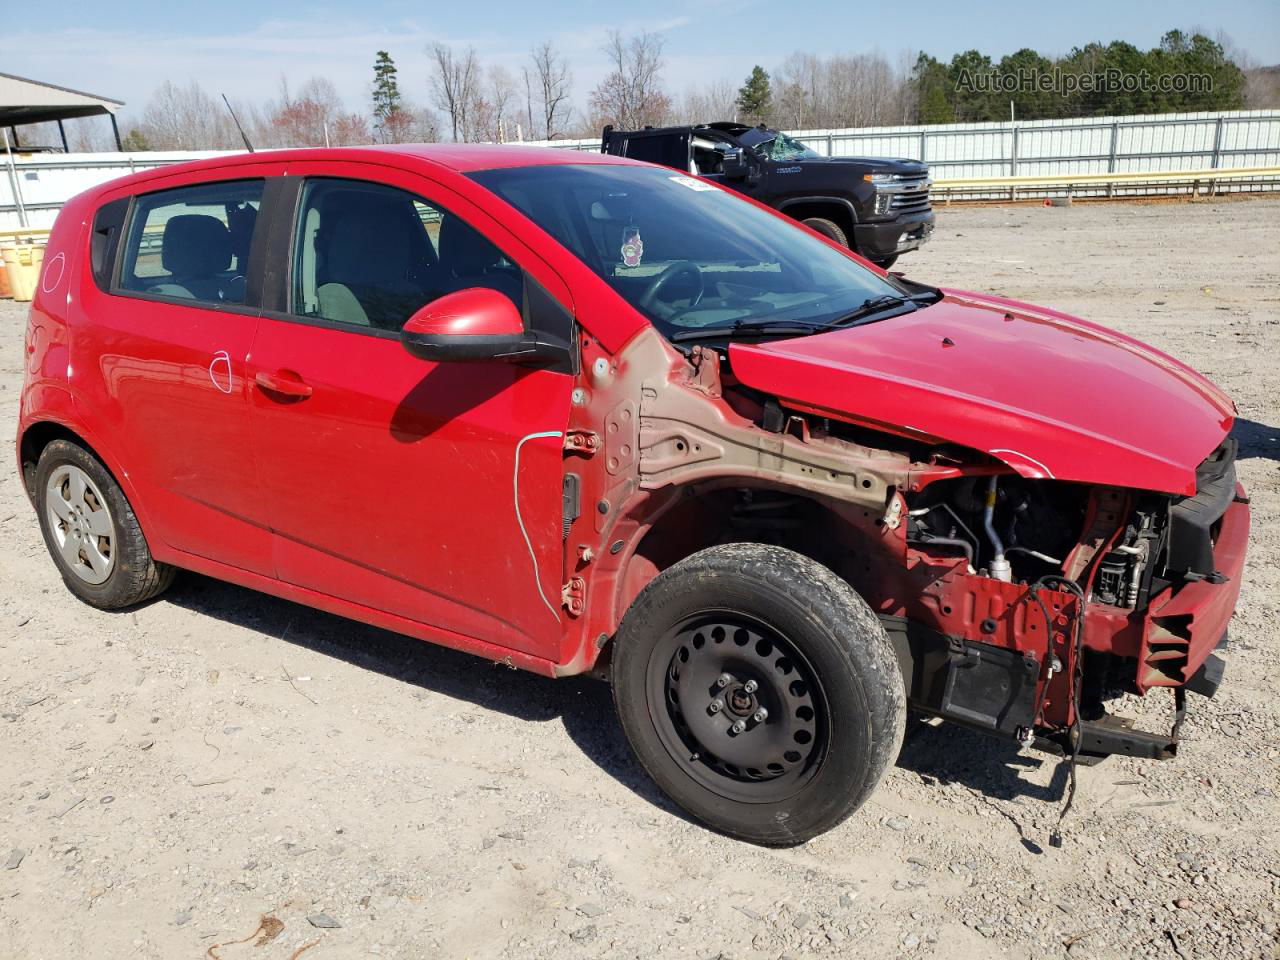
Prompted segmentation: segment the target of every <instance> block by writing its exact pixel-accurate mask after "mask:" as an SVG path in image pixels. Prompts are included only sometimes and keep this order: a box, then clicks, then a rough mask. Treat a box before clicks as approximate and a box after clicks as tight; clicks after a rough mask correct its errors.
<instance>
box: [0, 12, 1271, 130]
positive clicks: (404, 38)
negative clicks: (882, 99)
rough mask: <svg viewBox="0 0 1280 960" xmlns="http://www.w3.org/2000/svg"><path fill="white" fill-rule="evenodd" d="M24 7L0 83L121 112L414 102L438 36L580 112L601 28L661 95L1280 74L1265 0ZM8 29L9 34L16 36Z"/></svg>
mask: <svg viewBox="0 0 1280 960" xmlns="http://www.w3.org/2000/svg"><path fill="white" fill-rule="evenodd" d="M21 6H22V8H23V11H24V12H23V13H22V15H21V16H17V15H15V16H12V17H9V18H6V19H7V23H6V29H5V31H4V35H3V36H0V72H4V73H12V74H18V75H20V76H27V77H32V78H35V79H41V80H46V81H48V82H51V83H58V84H62V85H64V86H69V87H74V88H77V89H82V90H88V91H91V92H94V93H100V94H103V95H105V96H113V97H117V98H119V99H122V100H125V101H127V102H128V103H129V104H130V106H131V107H132V108H133V110H132V111H129V112H130V113H134V115H136V112H140V111H141V108H142V107H143V106H144V105H145V102H146V99H147V96H148V95H149V93H150V92H151V90H152V89H154V87H155V86H156V85H157V84H158V83H160V82H161V81H162V80H164V79H172V80H175V81H178V82H185V81H187V80H189V79H195V80H198V81H199V82H200V83H201V84H202V85H203V86H204V87H205V88H206V89H207V90H209V91H210V92H226V93H227V94H228V95H229V96H231V97H233V98H244V99H251V100H263V99H266V98H267V97H272V96H275V94H276V92H277V90H278V86H279V79H280V77H281V75H284V76H287V77H288V78H289V80H290V82H291V83H293V84H295V85H296V84H299V83H301V82H302V81H304V80H305V79H307V78H308V77H309V76H311V75H313V74H319V75H323V76H327V77H328V78H329V79H331V80H332V81H333V82H334V83H335V85H336V86H337V87H338V90H339V92H340V93H341V94H342V95H343V97H344V98H346V100H347V102H348V105H349V106H350V107H351V108H352V109H363V108H364V100H365V98H366V96H367V92H366V91H367V88H368V84H369V79H370V74H371V64H372V62H373V55H374V52H375V51H376V50H378V49H380V48H385V49H388V50H390V51H391V54H392V56H393V57H394V58H395V60H396V63H397V65H398V66H399V67H400V72H401V73H400V75H401V89H402V90H403V91H404V92H405V93H407V94H408V95H409V96H411V97H412V98H414V99H416V100H417V101H419V102H421V103H425V102H426V101H427V100H428V93H427V62H426V54H425V49H426V47H427V45H428V44H429V43H431V42H432V41H435V40H442V41H444V42H446V43H450V44H454V45H456V46H468V45H471V46H474V47H475V48H476V50H477V52H478V53H479V55H480V56H481V58H482V59H483V60H484V61H485V62H486V63H500V64H503V65H505V66H507V67H508V68H510V69H512V70H513V71H517V70H518V69H519V67H520V66H521V65H522V64H523V63H524V61H525V58H526V56H527V53H528V49H529V47H530V46H531V45H532V44H533V43H535V42H538V41H540V40H543V39H549V40H551V41H553V42H554V43H556V44H557V45H558V46H559V47H560V48H561V49H562V50H563V51H564V52H565V53H566V54H567V55H568V56H569V58H570V60H571V61H572V64H573V71H574V76H575V85H574V99H575V101H577V102H578V103H581V102H583V101H584V100H585V97H586V94H587V92H588V91H589V90H590V89H591V87H592V86H594V85H595V83H596V82H597V81H598V80H599V79H600V78H601V76H602V75H603V74H604V72H605V64H604V60H603V57H602V55H601V54H600V50H599V48H600V44H601V41H602V39H603V37H604V35H605V32H606V31H607V30H609V29H611V28H616V29H621V30H623V31H624V32H627V31H634V30H641V29H649V30H660V31H662V32H663V33H664V35H665V36H666V44H667V46H666V52H667V62H668V65H667V69H666V71H665V78H666V81H667V85H668V87H669V88H670V89H671V90H672V91H673V92H679V91H681V90H683V89H684V88H686V87H688V86H691V85H703V84H705V83H709V82H711V81H717V80H729V81H732V82H733V83H734V84H735V85H737V84H739V83H740V82H741V81H742V79H743V77H744V76H745V75H746V74H747V72H748V71H749V70H750V68H751V66H752V64H754V63H760V64H762V65H763V66H764V67H765V68H766V69H771V68H772V67H773V66H774V65H776V64H777V63H778V62H780V61H781V60H783V59H784V58H785V57H786V55H787V54H788V53H790V52H792V51H794V50H812V51H814V52H816V53H820V54H835V53H859V52H870V51H873V50H878V51H879V52H880V53H882V54H884V55H885V56H886V57H887V58H889V59H890V61H891V62H897V60H898V58H899V57H900V56H901V55H902V54H903V53H904V52H905V51H908V50H910V49H924V50H926V51H928V52H930V53H932V54H934V55H935V56H938V57H939V58H942V59H948V58H950V56H951V55H952V54H953V53H956V52H957V51H960V50H966V49H969V48H973V47H976V48H979V49H981V50H983V51H984V52H989V53H991V54H993V55H995V56H997V57H998V56H1000V55H1002V54H1004V53H1008V52H1011V51H1013V50H1016V49H1018V48H1020V47H1025V46H1029V47H1033V48H1035V49H1038V50H1040V51H1041V52H1044V53H1048V54H1053V53H1065V52H1066V51H1067V50H1069V49H1070V48H1071V47H1073V46H1076V45H1079V44H1083V43H1087V42H1089V41H1091V40H1101V41H1109V40H1112V39H1124V40H1128V41H1129V42H1131V43H1134V44H1136V45H1137V46H1140V47H1144V48H1145V47H1149V46H1152V45H1154V44H1155V43H1156V42H1157V41H1158V40H1159V37H1160V35H1161V34H1162V33H1163V32H1164V31H1165V30H1166V29H1168V28H1171V27H1182V28H1184V29H1185V28H1190V27H1200V28H1203V29H1205V30H1207V31H1208V32H1209V33H1211V34H1214V33H1216V32H1217V31H1219V30H1224V31H1226V32H1227V33H1228V34H1229V35H1230V36H1231V38H1232V39H1233V40H1234V41H1235V43H1236V44H1237V45H1238V46H1239V47H1241V48H1242V49H1244V50H1245V51H1247V52H1248V53H1249V54H1250V55H1251V56H1252V57H1253V58H1254V59H1255V60H1256V61H1257V62H1259V63H1265V64H1275V63H1280V4H1277V3H1276V0H1218V2H1216V3H1213V4H1206V3H1205V2H1204V0H1199V2H1184V0H1166V2H1130V3H1124V2H1116V0H1109V2H1108V0H1076V2H1073V3H1068V4H1053V5H1048V4H1035V3H1029V2H1027V0H1022V2H1016V3H1015V2H990V3H969V4H965V3H960V2H955V0H951V2H931V0H914V2H911V3H906V4H899V3H884V4H869V3H865V2H862V3H859V2H857V0H809V2H802V3H796V2H790V3H788V2H785V0H783V2H780V0H702V2H700V3H697V4H681V3H672V2H664V0H654V2H651V3H648V4H637V3H616V2H615V3H603V2H599V0H587V2H578V3H562V4H547V3H545V0H544V2H543V3H529V2H527V0H523V2H512V0H496V2H495V0H491V2H468V3H444V4H442V3H435V4H426V3H421V2H418V3H411V2H406V0H361V2H360V3H351V2H345V3H341V4H336V3H299V2H292V3H275V4H271V3H263V2H252V0H219V2H217V3H205V2H192V0H169V2H159V0H137V2H126V3H123V4H102V3H101V2H95V3H86V2H81V0H55V2H45V3H42V4H32V3H28V4H22V5H21ZM17 24H20V25H22V26H20V27H19V29H18V31H17V32H14V30H13V27H14V25H17ZM134 111H136V112H134Z"/></svg>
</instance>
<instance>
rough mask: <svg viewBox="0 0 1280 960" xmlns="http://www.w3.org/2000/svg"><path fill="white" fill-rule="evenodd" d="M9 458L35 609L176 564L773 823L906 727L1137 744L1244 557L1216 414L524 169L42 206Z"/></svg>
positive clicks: (1223, 421)
mask: <svg viewBox="0 0 1280 960" xmlns="http://www.w3.org/2000/svg"><path fill="white" fill-rule="evenodd" d="M26 363H27V367H26V382H25V386H24V389H23V394H22V406H21V422H20V424H19V434H18V460H19V463H20V466H21V470H22V474H23V477H24V479H25V482H26V487H27V489H28V491H29V493H30V496H31V499H32V501H33V503H34V504H35V506H36V510H37V513H38V516H39V522H40V525H41V529H42V531H43V534H44V538H45V541H46V543H47V544H48V547H49V551H50V554H51V555H52V557H53V560H54V562H55V563H56V564H57V565H58V568H59V570H60V571H61V573H62V576H63V578H64V579H65V581H66V583H67V585H68V587H69V588H70V589H71V591H72V592H73V593H75V594H76V595H77V596H78V597H80V598H81V599H83V600H85V601H87V602H88V603H91V604H94V605H96V606H100V607H105V608H117V607H123V606H127V605H130V604H136V603H139V602H141V601H144V600H146V599H148V598H150V597H153V596H155V595H156V594H158V593H160V592H161V591H162V590H164V588H165V587H166V586H168V584H169V583H170V581H171V580H172V578H173V576H174V572H175V570H176V569H178V568H182V569H188V570H195V571H199V572H200V573H203V574H207V575H209V576H213V577H218V578H222V579H225V580H230V581H233V582H235V583H239V584H243V585H246V586H249V587H253V588H256V589H259V590H262V591H265V592H268V593H273V594H277V595H279V596H283V597H288V598H290V599H293V600H297V601H299V602H301V603H305V604H310V605H312V606H315V607H319V608H321V609H324V610H329V611H332V612H335V613H340V614H344V615H346V616H348V617H352V618H354V619H357V620H361V621H364V622H367V623H371V624H376V625H378V626H382V627H385V628H388V629H390V630H395V631H399V632H401V633H404V634H408V635H410V636H414V637H418V638H421V639H424V640H431V641H433V642H436V643H441V644H445V645H447V646H451V647H456V648H458V649H461V650H467V651H470V652H473V653H476V654H479V655H481V656H484V657H488V658H490V659H493V660H497V661H502V662H505V663H507V664H509V665H512V666H516V667H522V668H525V669H528V670H533V671H536V672H538V673H542V674H546V675H551V676H565V675H571V674H578V673H583V672H586V671H592V670H594V671H596V672H598V673H599V674H601V675H605V676H608V677H609V679H610V680H611V681H612V683H613V687H614V691H615V699H616V702H617V706H618V711H619V714H620V716H621V720H622V726H623V728H624V730H625V731H626V735H627V737H628V738H629V740H630V742H631V744H632V746H633V748H634V750H635V752H636V754H637V756H638V758H639V760H640V761H641V763H642V764H643V765H644V766H645V768H646V769H647V770H648V771H649V773H650V774H651V775H652V776H653V778H654V779H655V780H656V781H657V782H658V783H659V784H660V785H661V786H662V788H663V789H664V790H666V792H667V793H668V794H669V795H670V796H671V797H672V798H673V799H674V800H675V801H676V802H677V803H679V804H680V805H681V806H682V807H684V808H685V809H686V810H687V811H688V812H690V813H691V814H692V815H694V816H695V817H698V818H700V819H701V820H703V821H704V822H706V823H708V824H710V825H711V826H713V827H715V828H717V829H720V830H722V831H725V832H727V833H729V834H732V835H734V836H737V837H741V838H744V839H747V840H751V841H754V842H758V843H763V844H774V845H785V844H792V843H798V842H801V841H804V840H805V839H807V838H810V837H812V836H814V835H815V834H818V833H820V832H821V831H824V830H827V829H829V828H830V827H832V826H834V825H835V824H837V823H839V822H840V821H841V820H842V819H843V818H845V817H846V816H848V815H849V814H850V813H852V812H853V811H854V810H856V809H857V808H858V806H859V805H860V804H862V803H863V802H864V801H865V800H866V799H867V797H868V795H869V794H870V793H871V791H872V790H873V789H874V787H875V785H876V783H877V782H878V781H879V779H880V777H881V775H882V774H883V772H884V770H885V768H886V766H887V765H888V764H889V763H890V762H891V761H892V760H893V759H894V757H895V754H896V752H897V749H898V745H899V743H900V741H901V737H902V733H903V727H904V718H905V714H906V709H907V706H908V704H910V705H911V706H912V707H913V708H915V709H917V710H920V711H923V712H925V713H929V714H933V715H936V716H940V717H943V718H946V719H948V720H952V721H956V722H959V723H963V724H967V725H969V726H972V727H974V728H977V729H980V730H984V731H987V732H990V733H992V734H995V735H997V736H1002V737H1008V738H1016V739H1018V740H1020V741H1022V742H1024V743H1027V744H1037V745H1039V746H1042V747H1045V748H1048V749H1052V750H1056V751H1058V752H1059V753H1064V754H1066V755H1070V756H1072V757H1078V756H1080V755H1095V756H1096V755H1105V754H1108V753H1125V754H1130V755H1135V756H1142V757H1151V758H1163V757H1168V756H1171V755H1172V754H1173V753H1174V751H1175V749H1176V745H1177V722H1176V720H1175V722H1174V724H1173V728H1172V731H1171V732H1143V731H1137V730H1133V729H1131V728H1129V727H1128V726H1127V725H1125V724H1124V723H1122V722H1120V721H1119V720H1117V719H1115V718H1113V717H1111V716H1109V715H1108V714H1107V712H1106V707H1105V703H1106V700H1107V699H1108V698H1109V697H1112V696H1114V694H1115V692H1116V691H1130V692H1136V693H1144V692H1146V691H1148V690H1151V689H1152V688H1156V687H1170V688H1172V689H1173V690H1174V692H1175V696H1174V702H1175V707H1176V709H1175V718H1177V719H1180V718H1181V716H1182V715H1183V712H1184V710H1185V691H1186V690H1188V689H1190V690H1193V691H1197V692H1199V693H1202V694H1206V695H1211V694H1212V693H1213V692H1214V690H1215V689H1216V687H1217V684H1218V682H1219V681H1220V678H1221V672H1222V671H1221V661H1220V660H1218V659H1217V658H1216V657H1215V656H1213V650H1214V648H1215V647H1217V646H1218V645H1219V644H1220V643H1222V642H1223V641H1225V637H1226V628H1227V622H1228V620H1229V619H1230V617H1231V614H1232V610H1233V608H1234V606H1235V602H1236V597H1237V594H1238V592H1239V588H1240V580H1241V576H1240V574H1241V569H1242V566H1243V563H1244V551H1245V542H1246V539H1247V534H1248V525H1249V512H1248V507H1247V503H1248V501H1247V499H1246V497H1245V496H1244V492H1243V490H1242V489H1241V488H1240V487H1239V486H1238V485H1237V483H1236V479H1235V469H1234V456H1235V446H1234V443H1233V441H1232V440H1231V438H1230V437H1229V435H1228V431H1229V430H1230V427H1231V424H1232V417H1233V413H1234V409H1233V406H1232V404H1231V402H1230V400H1228V399H1227V397H1225V396H1224V395H1223V394H1222V393H1221V392H1220V391H1219V390H1218V389H1217V388H1215V387H1214V386H1213V385H1212V384H1210V383H1209V382H1207V381H1206V380H1205V379H1203V378H1202V377H1200V376H1199V375H1198V374H1196V373H1195V372H1194V371H1192V370H1190V369H1188V368H1187V367H1185V366H1183V365H1182V364H1179V363H1178V362H1176V361H1174V360H1172V359H1170V358H1169V357H1167V356H1165V355H1163V354H1161V353H1159V352H1157V351H1156V350H1153V349H1151V348H1150V347H1147V346H1144V345H1142V344H1141V343H1138V342H1136V341H1134V340H1132V339H1130V338H1128V337H1125V336H1122V335H1120V334H1117V333H1113V332H1111V331H1108V330H1105V329H1103V328H1100V327H1098V326H1095V325H1093V324H1090V323H1087V322H1085V321H1083V320H1078V319H1074V318H1072V317H1068V316H1065V315H1063V314H1061V313H1057V312H1055V311H1052V310H1046V309H1042V308H1039V307H1032V306H1028V305H1025V304H1020V303H1015V302H1012V301H1009V300H1003V299H999V298H996V297H989V296H980V295H977V294H972V293H963V292H959V291H950V290H945V291H944V290H939V289H935V288H933V287H929V286H926V285H923V284H920V283H916V282H913V281H909V280H906V279H904V278H902V277H900V276H896V275H889V274H886V273H885V272H884V271H882V270H879V269H877V268H874V267H871V266H869V265H868V264H867V263H866V262H865V261H863V260H861V259H859V258H858V257H857V256H855V255H853V254H851V253H849V252H848V251H846V250H843V249H841V248H838V247H836V246H834V245H833V244H831V243H829V242H827V241H826V240H824V239H823V238H822V237H820V236H818V235H817V234H814V233H812V232H811V231H809V230H807V229H805V228H803V227H801V226H798V225H796V224H795V223H793V222H792V221H790V220H789V219H787V218H785V217H783V216H781V215H779V214H776V213H774V212H772V211H770V210H768V209H766V208H764V207H761V206H759V205H757V204H754V203H752V202H751V201H749V200H745V199H742V198H741V197H739V196H737V195H735V194H733V193H730V192H728V191H725V190H722V189H720V188H719V187H717V186H715V185H713V184H710V183H708V182H706V181H703V180H700V179H697V178H693V177H689V176H685V175H682V174H678V173H676V172H675V171H672V170H668V169H665V168H660V167H654V166H649V165H647V164H641V163H636V162H633V161H628V160H625V159H621V158H615V157H606V156H591V155H585V154H581V153H569V152H560V151H553V150H546V149H538V148H513V147H469V146H430V147H419V146H408V147H405V146H401V147H392V148H385V149H380V148H368V149H364V148H362V149H344V150H301V151H284V152H275V153H270V154H258V155H246V156H239V157H233V158H226V159H217V160H210V161H204V162H200V163H194V164H186V165H183V166H180V167H170V168H165V169H160V170H153V171H149V172H146V173H143V174H138V175H135V176H131V177H127V178H124V179H121V180H117V181H114V182H112V183H109V184H105V185H103V186H101V187H98V188H95V189H93V190H91V191H89V192H87V193H85V194H82V195H80V196H78V197H76V198H75V199H74V200H72V201H71V202H69V203H68V204H67V205H66V207H65V208H64V209H63V211H62V213H61V215H60V216H59V218H58V221H57V224H56V226H55V227H54V229H53V233H52V237H51V239H50V243H49V246H48V250H47V253H46V257H45V265H44V273H43V276H42V278H41V282H40V289H39V292H38V294H37V296H36V299H35V301H34V303H33V305H32V309H31V319H30V325H29V328H28V331H27V340H26Z"/></svg>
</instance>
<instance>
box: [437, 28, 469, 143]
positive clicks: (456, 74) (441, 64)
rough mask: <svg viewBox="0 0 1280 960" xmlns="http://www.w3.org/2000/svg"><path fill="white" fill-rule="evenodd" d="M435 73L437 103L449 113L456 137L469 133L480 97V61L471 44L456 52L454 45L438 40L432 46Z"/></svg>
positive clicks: (454, 136) (455, 138) (454, 137)
mask: <svg viewBox="0 0 1280 960" xmlns="http://www.w3.org/2000/svg"><path fill="white" fill-rule="evenodd" d="M430 53H431V59H432V64H433V67H434V71H435V72H434V73H433V74H432V76H431V90H432V94H433V95H434V98H435V103H436V106H437V107H439V108H440V109H441V110H443V111H444V112H445V113H447V114H448V115H449V125H450V128H451V129H452V131H453V139H454V140H455V141H457V140H459V134H461V135H462V137H461V139H463V140H465V139H466V137H467V117H468V114H469V112H470V109H471V107H472V105H473V103H474V101H475V98H476V85H477V75H478V74H479V72H480V65H479V63H478V62H477V60H476V52H475V50H474V49H472V48H470V47H468V48H467V50H466V51H465V52H464V53H462V54H455V53H454V52H453V48H452V47H448V46H446V45H445V44H443V43H434V44H432V45H431V49H430Z"/></svg>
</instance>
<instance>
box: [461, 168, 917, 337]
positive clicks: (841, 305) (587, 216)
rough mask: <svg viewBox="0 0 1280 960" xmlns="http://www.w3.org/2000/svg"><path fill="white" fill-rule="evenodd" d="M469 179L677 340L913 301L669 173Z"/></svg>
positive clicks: (733, 200) (520, 171)
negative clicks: (699, 333)
mask: <svg viewBox="0 0 1280 960" xmlns="http://www.w3.org/2000/svg"><path fill="white" fill-rule="evenodd" d="M471 176H472V179H474V180H475V181H476V182H478V183H479V184H481V185H482V186H484V187H485V188H487V189H489V190H491V191H492V192H493V193H495V194H497V195H498V196H499V197H501V198H502V199H503V200H505V201H507V202H508V203H509V204H511V205H512V206H513V207H515V208H516V209H517V210H519V211H520V212H521V213H523V214H524V215H525V216H526V217H528V218H529V219H530V220H532V221H533V222H534V223H536V224H537V225H538V226H539V227H541V228H542V229H543V230H545V231H546V232H547V233H549V234H551V236H552V237H554V238H555V239H556V240H557V241H559V242H560V243H561V244H562V245H563V246H564V247H565V248H566V249H568V250H569V251H570V252H572V253H573V254H574V255H575V256H577V257H578V259H579V260H581V261H582V262H583V263H584V264H585V265H586V266H587V267H588V268H589V269H591V270H592V271H594V272H595V273H596V274H598V275H599V276H600V277H601V278H603V279H604V281H605V282H606V283H608V284H609V285H610V286H611V287H612V288H613V289H614V290H616V291H617V292H618V294H619V295H620V296H622V297H623V298H624V299H625V300H626V301H627V302H628V303H629V304H631V305H632V306H633V307H635V308H636V309H637V310H639V311H640V312H641V313H643V314H644V315H645V316H647V317H648V318H649V319H650V320H651V321H652V322H653V323H654V325H655V326H657V328H658V329H659V330H660V331H662V333H663V334H665V335H666V336H667V337H669V338H675V339H679V340H687V339H692V338H694V337H696V336H697V331H700V330H705V331H707V332H708V333H710V332H711V331H713V330H724V329H730V330H735V329H736V330H741V331H743V334H744V335H745V332H746V330H747V329H748V328H750V327H753V326H755V327H758V328H763V327H765V326H767V327H768V328H769V329H776V330H778V331H779V333H780V335H781V331H782V330H783V326H782V325H784V324H790V325H792V326H793V327H794V326H795V325H801V324H805V325H807V324H812V325H815V326H820V325H822V324H828V323H835V322H840V321H841V320H842V319H844V318H849V317H851V316H852V315H854V314H856V313H857V312H858V311H860V310H862V309H863V308H864V307H866V306H867V304H868V303H872V302H875V301H880V300H885V301H886V302H887V300H889V299H892V300H895V301H901V300H903V299H905V297H904V293H903V288H901V287H899V286H897V285H895V284H894V283H892V282H890V281H889V280H888V279H886V278H885V277H882V276H881V275H879V274H877V273H875V272H873V271H872V270H869V269H867V268H866V267H863V266H862V265H861V264H859V263H858V262H856V261H855V260H852V259H850V258H849V257H847V256H845V255H844V254H842V253H841V252H840V251H839V250H836V249H833V248H832V247H831V246H830V245H828V244H827V243H826V242H824V241H822V240H820V239H818V238H817V237H815V236H814V235H812V234H810V233H809V232H808V231H806V230H804V229H802V228H800V227H799V226H794V225H792V224H790V223H788V222H787V221H785V220H782V219H779V218H778V217H777V216H774V215H773V214H771V213H768V212H766V211H764V210H761V209H760V208H758V207H756V206H754V205H753V204H750V203H747V202H746V201H744V200H741V199H739V198H738V197H737V196H735V195H734V194H733V193H731V192H729V191H727V190H723V189H721V188H720V187H718V186H715V185H713V184H711V183H709V182H707V181H705V180H702V179H699V178H697V177H690V176H687V175H683V174H679V173H676V172H675V171H673V170H670V169H666V168H660V167H651V166H631V165H626V166H623V165H621V164H619V165H616V166H615V165H612V164H609V165H605V164H599V165H595V164H592V165H585V164H584V165H574V164H554V165H548V166H538V167H516V168H508V169H501V170H485V171H481V172H478V173H474V174H472V175H471ZM761 332H762V331H761V329H757V330H756V331H754V335H759V334H760V333H761ZM794 333H795V331H794V330H792V335H794Z"/></svg>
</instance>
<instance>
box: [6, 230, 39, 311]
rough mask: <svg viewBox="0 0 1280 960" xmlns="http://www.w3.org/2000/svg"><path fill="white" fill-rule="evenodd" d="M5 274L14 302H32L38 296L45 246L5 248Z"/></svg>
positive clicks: (30, 245) (33, 245) (32, 245)
mask: <svg viewBox="0 0 1280 960" xmlns="http://www.w3.org/2000/svg"><path fill="white" fill-rule="evenodd" d="M3 257H4V272H5V273H6V274H7V275H8V280H9V291H10V294H11V295H12V297H13V299H14V300H30V299H32V298H33V297H34V296H35V295H36V284H37V283H38V282H39V281H40V264H41V263H43V262H44V244H32V243H24V244H20V245H17V246H12V247H5V248H4V251H3Z"/></svg>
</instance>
